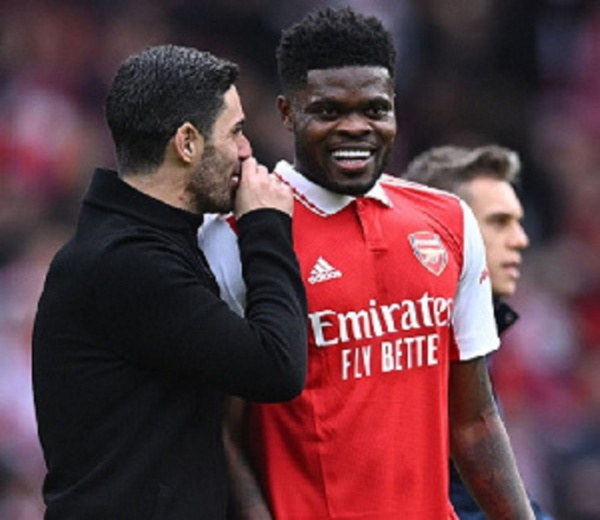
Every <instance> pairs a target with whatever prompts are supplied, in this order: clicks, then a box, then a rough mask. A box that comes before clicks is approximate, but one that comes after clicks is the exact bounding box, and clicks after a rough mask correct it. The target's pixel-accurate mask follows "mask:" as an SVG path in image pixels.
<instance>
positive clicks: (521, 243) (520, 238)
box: [511, 222, 529, 249]
mask: <svg viewBox="0 0 600 520" xmlns="http://www.w3.org/2000/svg"><path fill="white" fill-rule="evenodd" d="M511 245H512V246H513V247H515V248H516V249H525V248H526V247H527V246H529V237H528V236H527V233H526V232H525V229H524V228H523V226H522V225H521V224H520V223H518V222H517V223H516V225H515V229H514V233H513V237H512V240H511Z"/></svg>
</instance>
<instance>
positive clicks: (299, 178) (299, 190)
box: [275, 161, 393, 215]
mask: <svg viewBox="0 0 600 520" xmlns="http://www.w3.org/2000/svg"><path fill="white" fill-rule="evenodd" d="M275 172H276V174H277V175H279V176H280V177H281V178H282V179H283V180H285V181H286V182H287V183H288V184H289V185H290V186H291V187H292V189H293V190H294V192H295V194H296V197H298V198H300V200H301V201H304V202H306V203H308V204H310V205H312V206H314V207H315V208H316V209H318V210H319V211H320V212H322V213H323V214H325V215H334V214H335V213H338V212H339V211H341V210H343V209H344V208H345V207H346V206H348V205H349V204H351V203H352V202H353V201H354V200H356V199H357V198H359V197H355V196H352V195H343V194H340V193H335V192H333V191H330V190H328V189H326V188H323V187H322V186H319V185H318V184H315V183H314V182H312V181H311V180H309V179H307V178H306V177H304V175H302V174H301V173H299V172H298V171H296V170H295V169H294V167H293V166H292V165H291V164H290V163H289V162H287V161H279V162H278V163H277V165H276V166H275ZM360 198H368V199H373V200H377V201H379V202H381V203H382V204H383V205H385V206H388V207H392V205H393V204H392V202H391V200H390V199H389V197H388V196H387V195H386V193H385V190H384V189H383V187H382V186H381V183H380V182H379V181H377V182H376V183H375V186H373V187H372V188H371V189H370V190H369V191H368V192H367V193H365V194H364V195H361V197H360Z"/></svg>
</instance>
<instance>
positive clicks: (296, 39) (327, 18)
mask: <svg viewBox="0 0 600 520" xmlns="http://www.w3.org/2000/svg"><path fill="white" fill-rule="evenodd" d="M395 62H396V50H395V48H394V43H393V40H392V36H391V34H390V32H389V31H388V30H387V29H385V28H384V26H383V24H382V23H381V21H380V20H379V19H378V18H376V17H374V16H364V15H362V14H360V13H357V12H356V11H354V10H353V9H351V8H350V7H344V8H333V7H325V8H321V9H315V10H312V11H310V12H309V13H308V14H307V15H306V16H305V17H304V18H303V19H302V20H301V21H300V22H298V23H296V24H294V25H292V26H291V27H289V28H288V29H285V30H283V31H282V34H281V39H280V41H279V46H278V48H277V63H278V71H279V80H280V83H281V88H282V89H283V92H284V93H288V92H292V91H295V90H298V89H301V88H302V87H303V86H305V85H306V81H307V74H308V72H309V71H310V70H318V69H319V70H320V69H333V68H341V67H348V66H367V67H371V66H373V67H384V68H386V69H387V70H388V72H389V74H390V78H392V79H393V78H394V74H395Z"/></svg>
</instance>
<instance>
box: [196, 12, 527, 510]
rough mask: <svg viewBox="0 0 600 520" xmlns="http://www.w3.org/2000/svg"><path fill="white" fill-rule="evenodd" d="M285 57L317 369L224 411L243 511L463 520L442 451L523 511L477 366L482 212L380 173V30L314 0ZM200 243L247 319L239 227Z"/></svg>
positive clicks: (383, 105)
mask: <svg viewBox="0 0 600 520" xmlns="http://www.w3.org/2000/svg"><path fill="white" fill-rule="evenodd" d="M277 56H278V62H279V72H280V79H281V85H282V88H283V94H282V95H281V96H280V97H279V98H278V106H279V109H280V113H281V117H282V120H283V124H284V126H285V128H286V129H287V130H288V131H290V132H292V133H293V139H294V161H293V164H290V163H288V162H287V161H281V162H279V163H278V164H277V166H276V167H275V172H276V175H278V176H280V177H281V178H282V179H283V180H284V181H285V182H286V183H288V184H290V185H291V186H292V188H293V191H294V194H295V201H296V205H295V213H294V215H295V220H294V243H295V247H296V251H297V252H298V255H299V260H300V264H301V270H302V275H303V278H304V280H305V282H306V287H307V293H308V301H309V324H310V330H309V343H308V346H307V348H308V351H309V373H308V382H307V387H306V389H305V390H304V392H303V393H302V394H301V396H299V397H298V398H296V399H294V400H292V401H291V402H289V403H283V404H280V405H265V406H262V405H257V404H249V405H248V406H245V405H244V403H241V402H240V401H239V400H236V402H235V404H234V405H233V406H232V408H230V415H229V421H230V422H229V426H230V427H229V429H227V430H226V433H225V434H226V440H227V444H226V446H228V448H229V451H228V453H229V462H230V466H231V472H232V478H233V479H234V486H235V488H234V489H235V490H236V495H235V497H234V498H235V499H236V507H237V509H238V511H237V514H239V516H240V517H242V518H271V517H274V518H290V519H292V518H298V519H300V518H302V519H306V518H315V519H316V518H318V519H327V518H338V519H351V518H353V519H357V518H365V519H366V518H369V519H372V520H374V519H378V520H384V519H385V520H391V519H397V518H410V519H412V518H414V519H417V518H418V519H419V520H425V519H431V520H439V519H441V518H456V516H455V514H454V512H453V509H452V505H451V503H450V500H449V497H448V485H449V475H448V459H449V456H450V451H451V452H452V456H453V458H454V460H455V462H456V464H457V466H459V467H460V468H461V471H462V472H463V475H464V476H465V478H466V479H467V480H468V482H469V484H470V486H471V488H472V489H473V490H474V492H475V493H476V496H477V498H478V500H479V501H480V502H481V504H482V506H483V507H484V509H485V511H486V513H487V514H488V515H489V517H490V518H519V519H525V518H533V517H534V516H533V512H532V511H531V508H530V505H529V503H528V500H527V497H526V493H525V491H524V488H523V486H522V482H521V479H520V476H519V473H518V470H517V468H516V465H515V462H514V458H513V455H512V451H511V447H510V442H509V440H508V437H507V435H506V431H505V429H504V426H503V423H502V420H501V418H500V416H499V414H498V412H497V409H496V405H495V402H494V399H493V397H492V392H491V387H490V384H489V379H488V374H487V365H486V362H485V355H486V354H487V353H489V352H491V351H493V350H494V349H495V348H497V346H498V344H499V339H498V336H497V334H496V327H495V324H494V319H493V309H492V295H491V287H490V281H489V277H488V276H487V270H486V265H485V250H484V246H483V242H482V240H481V236H480V233H479V230H478V228H477V223H476V221H475V218H474V217H473V215H472V212H471V210H469V208H468V206H467V205H466V204H464V203H463V202H461V201H460V200H459V199H458V198H456V197H454V196H451V195H449V194H444V193H442V192H439V191H436V192H434V191H433V190H430V189H429V188H425V187H423V186H418V185H416V184H414V183H407V182H405V181H399V180H398V179H394V178H392V177H391V176H388V175H383V171H384V168H385V167H386V165H387V161H388V159H389V156H390V153H391V149H392V145H393V142H394V138H395V136H396V119H395V113H394V77H395V50H394V45H393V42H392V38H391V35H390V33H389V32H388V31H387V30H386V29H385V28H384V26H383V24H382V23H381V21H380V20H379V19H377V18H375V17H367V16H363V15H361V14H360V13H358V12H356V11H355V10H352V9H349V8H345V9H331V8H323V9H319V10H315V11H312V12H310V13H309V14H308V15H307V16H306V17H305V18H303V19H302V21H301V22H299V23H297V24H294V25H293V26H291V27H290V28H288V29H286V30H284V31H283V33H282V36H281V40H280V44H279V47H278V53H277ZM199 240H200V244H201V248H202V249H203V250H204V251H205V252H206V254H207V258H208V260H209V263H210V264H211V266H213V267H214V271H215V274H216V276H217V279H218V281H219V283H220V285H221V289H222V294H223V297H224V298H225V299H226V300H227V301H229V302H230V303H231V305H232V306H233V307H234V308H236V309H237V310H238V311H239V312H243V309H244V304H245V288H244V284H243V280H242V275H241V270H240V266H239V263H237V261H236V259H237V257H238V252H237V250H236V248H235V231H234V227H233V226H231V224H230V222H229V221H228V218H227V217H215V218H212V219H211V220H207V221H206V224H205V225H204V226H203V227H202V228H201V230H200V233H199ZM450 308H452V309H453V311H452V314H453V316H452V320H451V318H450V312H449V309H450ZM473 309H475V311H474V310H473ZM454 339H455V340H456V341H454ZM245 447H249V448H250V449H249V452H251V455H250V459H249V460H248V459H247V458H246V452H245V449H244V448H245ZM257 478H258V483H257V480H256V479H257ZM258 484H259V485H258ZM263 494H264V495H263ZM263 496H264V498H263Z"/></svg>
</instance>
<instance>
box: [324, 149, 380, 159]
mask: <svg viewBox="0 0 600 520" xmlns="http://www.w3.org/2000/svg"><path fill="white" fill-rule="evenodd" d="M331 155H333V156H334V157H335V158H336V159H368V158H369V157H371V152H369V151H368V150H336V151H335V152H333V153H332V154H331Z"/></svg>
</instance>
